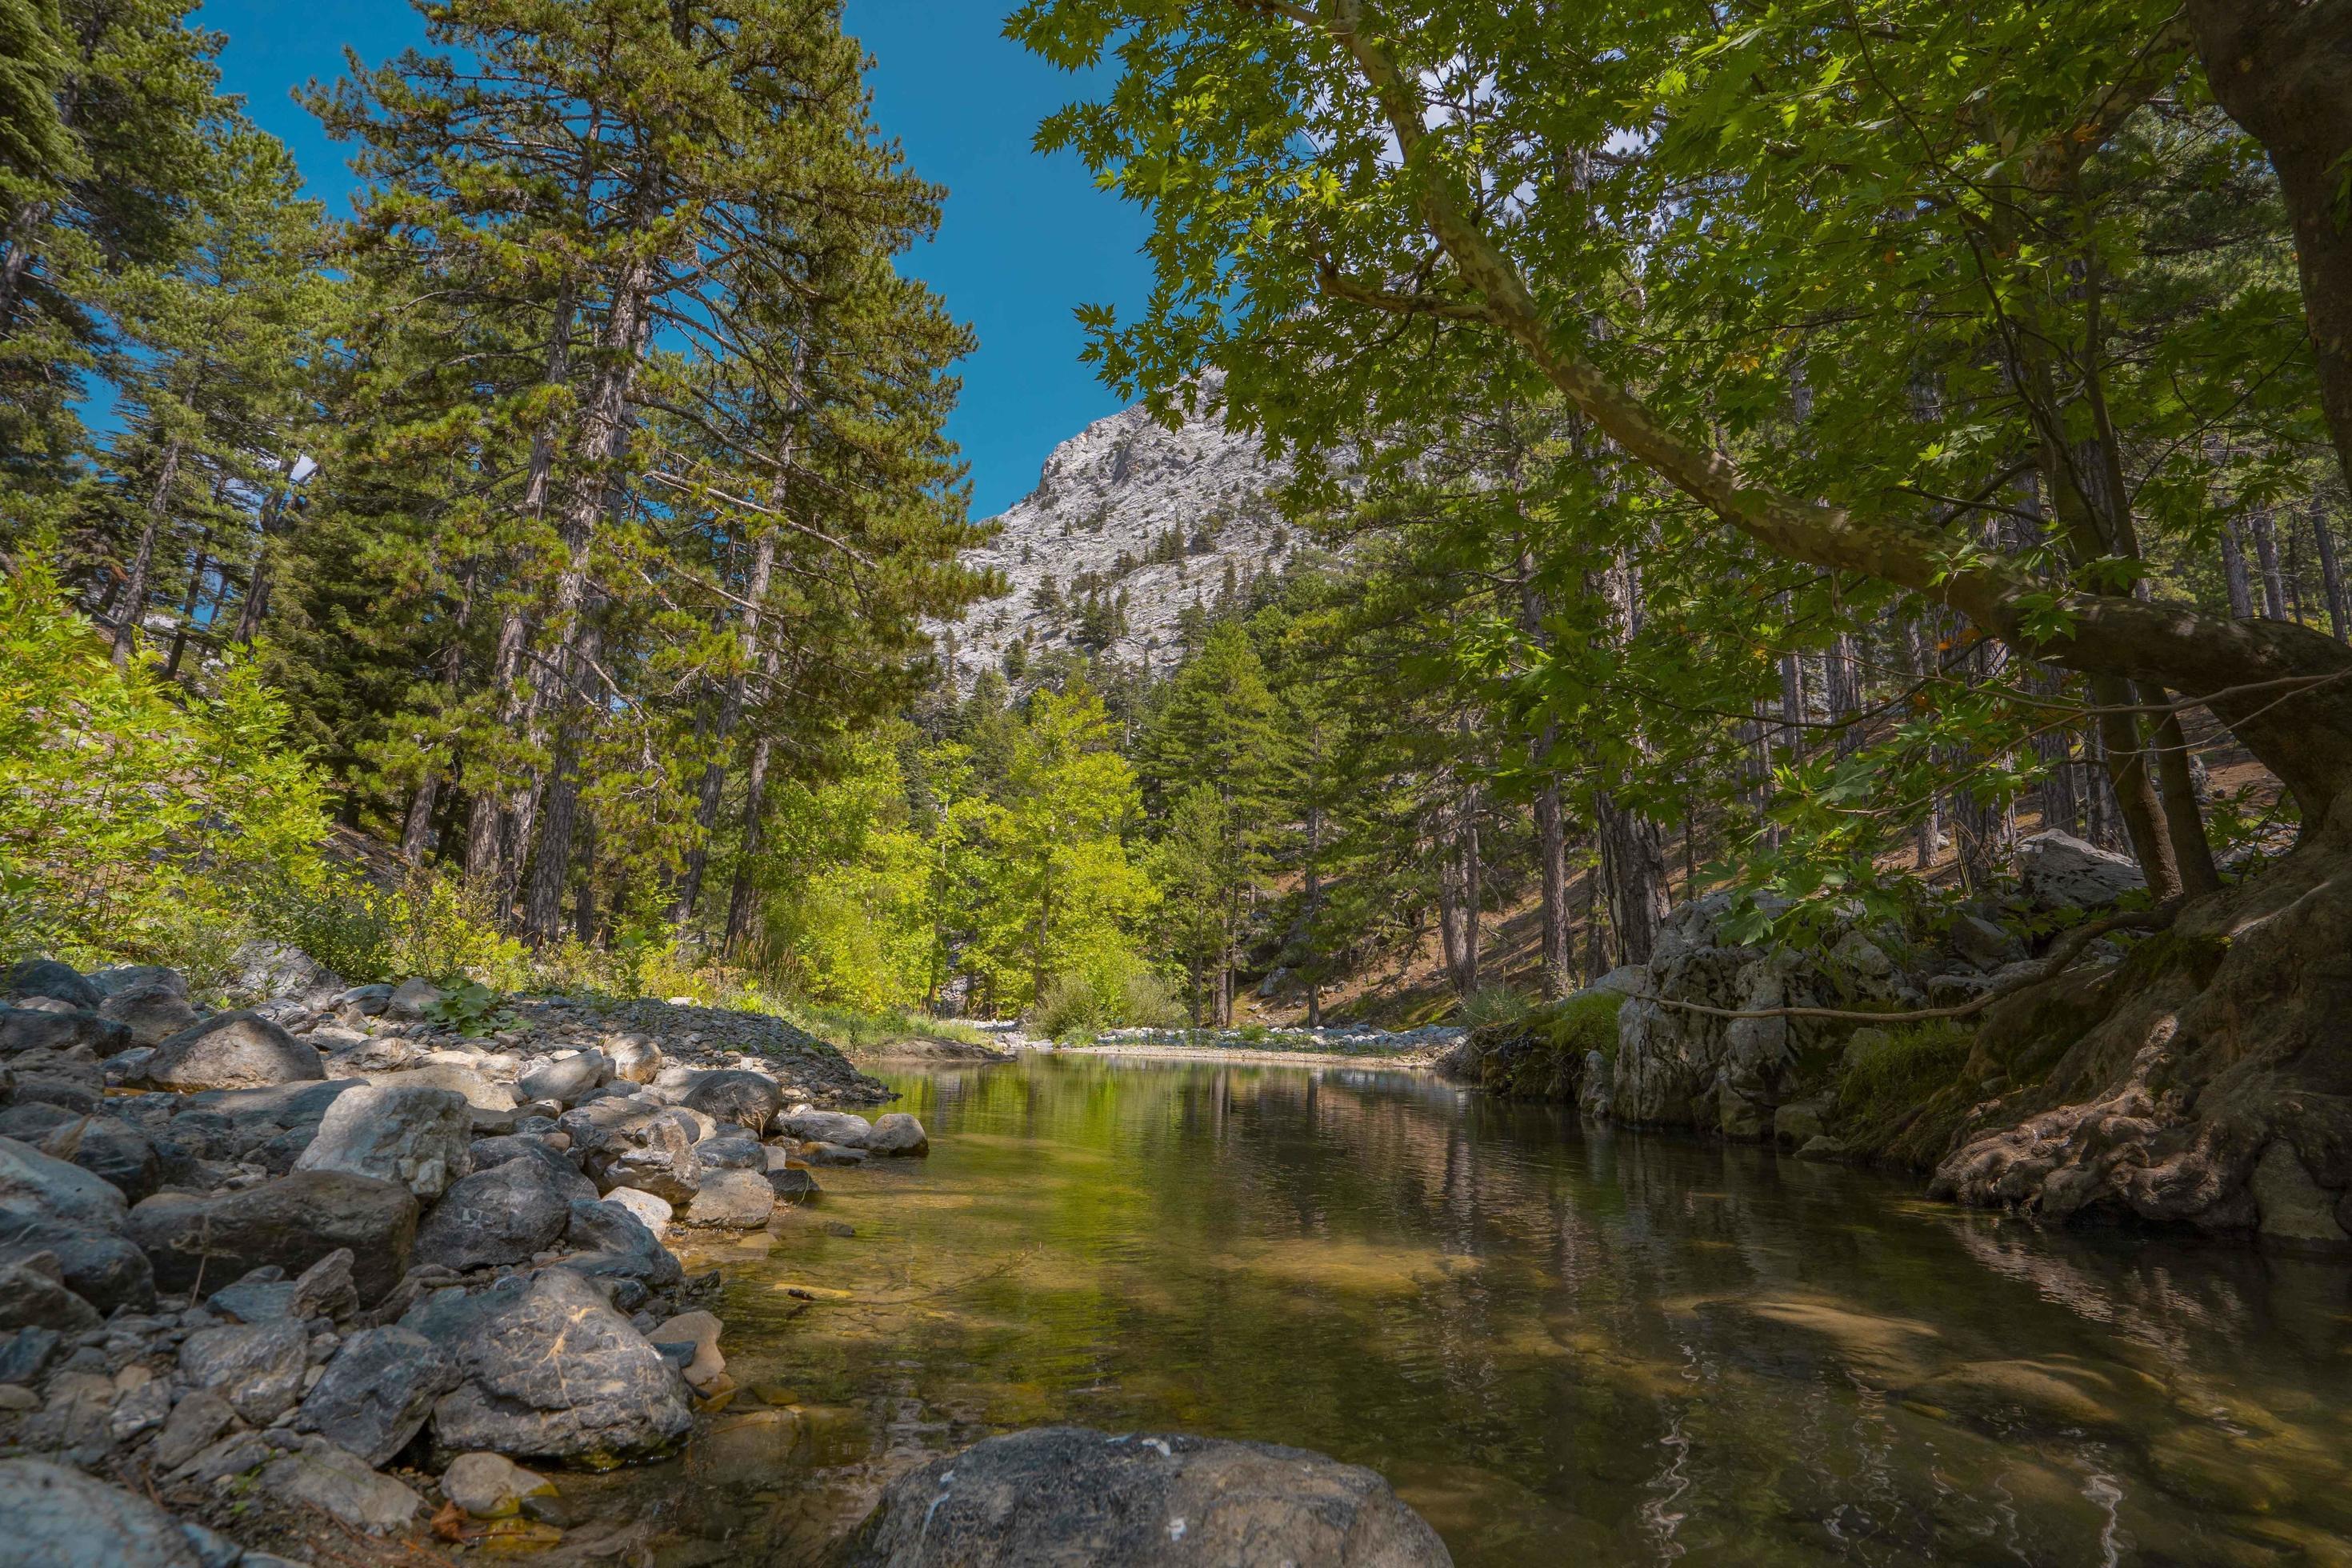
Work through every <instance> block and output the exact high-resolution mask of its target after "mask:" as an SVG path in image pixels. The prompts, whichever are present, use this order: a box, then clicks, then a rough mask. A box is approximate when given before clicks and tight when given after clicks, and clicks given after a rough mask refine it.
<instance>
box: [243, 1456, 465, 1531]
mask: <svg viewBox="0 0 2352 1568" xmlns="http://www.w3.org/2000/svg"><path fill="white" fill-rule="evenodd" d="M261 1488H262V1489H263V1490H264V1491H267V1492H269V1493H270V1494H272V1495H273V1496H276V1497H281V1498H284V1499H286V1500H288V1501H289V1502H300V1503H308V1504H310V1506H311V1507H312V1508H315V1509H321V1510H325V1511H326V1512H328V1513H331V1514H333V1515H334V1516H335V1517H336V1518H337V1519H340V1520H341V1521H343V1522H344V1523H345V1524H348V1525H350V1526H352V1528H353V1529H356V1530H364V1531H368V1532H369V1533H370V1534H372V1535H381V1534H383V1532H384V1531H392V1530H398V1529H400V1528H401V1527H402V1526H403V1525H405V1524H407V1523H408V1522H409V1521H411V1520H413V1519H415V1517H416V1510H418V1509H420V1508H422V1507H424V1506H425V1500H424V1499H423V1498H420V1497H418V1496H417V1495H416V1494H415V1492H413V1491H411V1490H409V1489H407V1488H406V1487H404V1486H403V1485H402V1484H401V1483H400V1482H398V1481H396V1480H394V1479H392V1478H391V1477H390V1476H384V1475H378V1474H377V1473H376V1472H375V1471H374V1470H373V1468H370V1467H369V1466H368V1465H367V1464H365V1463H364V1462H363V1461H362V1460H361V1459H360V1458H358V1457H356V1456H355V1455H352V1454H346V1453H344V1452H343V1451H342V1450H341V1449H340V1448H331V1447H321V1448H314V1449H311V1450H310V1452H308V1453H303V1454H289V1455H287V1456H286V1457H285V1458H282V1459H274V1460H272V1461H271V1462H270V1464H269V1468H267V1469H265V1470H263V1471H262V1472H261Z"/></svg>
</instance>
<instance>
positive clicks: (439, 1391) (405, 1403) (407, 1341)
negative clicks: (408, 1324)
mask: <svg viewBox="0 0 2352 1568" xmlns="http://www.w3.org/2000/svg"><path fill="white" fill-rule="evenodd" d="M457 1377H458V1373H457V1363H456V1362H455V1361H453V1360H451V1359H450V1357H449V1355H448V1354H447V1352H445V1351H443V1349H442V1348H441V1347H440V1346H439V1345H436V1344H435V1343H434V1342H432V1341H431V1340H428V1339H426V1338H425V1336H424V1335H423V1334H420V1333H418V1332H417V1331H415V1330H414V1329H404V1328H402V1327H401V1326H400V1325H399V1324H397V1323H388V1324H386V1325H384V1326H383V1328H378V1329H362V1330H361V1331H359V1332H358V1333H355V1334H353V1335H352V1336H351V1337H350V1338H349V1339H347V1340H345V1341H344V1342H342V1344H341V1346H339V1347H338V1348H337V1349H336V1351H335V1355H334V1359H333V1360H331V1361H330V1362H329V1363H327V1369H326V1371H325V1373H322V1374H321V1375H320V1378H319V1381H318V1383H317V1384H316V1385H314V1386H313V1387H312V1388H311V1390H310V1393H309V1394H305V1395H303V1398H302V1407H301V1409H300V1410H299V1412H298V1413H297V1414H296V1415H295V1417H294V1426H295V1427H296V1429H297V1430H299V1431H303V1432H316V1433H318V1434H319V1435H320V1436H323V1437H325V1438H326V1439H327V1440H328V1441H329V1442H331V1443H332V1444H334V1445H335V1446H336V1447H339V1448H348V1449H350V1450H351V1451H352V1453H354V1454H357V1455H358V1456H359V1457H360V1458H362V1459H365V1460H366V1461H367V1462H368V1463H369V1464H371V1465H383V1464H388V1463H390V1462H391V1460H392V1458H393V1456H394V1455H395V1454H397V1453H399V1452H400V1451H401V1450H402V1449H403V1448H404V1447H408V1440H409V1439H410V1438H412V1437H414V1436H416V1434H417V1433H419V1432H421V1431H423V1430H424V1429H425V1422H426V1421H428V1420H430V1419H431V1418H432V1415H433V1404H434V1401H436V1400H437V1399H439V1398H440V1397H441V1396H442V1395H443V1394H446V1393H448V1392H449V1391H450V1390H451V1389H452V1388H455V1387H456V1386H457Z"/></svg>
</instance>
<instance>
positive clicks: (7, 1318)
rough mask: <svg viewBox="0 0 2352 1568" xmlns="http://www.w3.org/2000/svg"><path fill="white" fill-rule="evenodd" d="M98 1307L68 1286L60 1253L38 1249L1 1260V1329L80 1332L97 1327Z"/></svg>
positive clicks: (98, 1319) (98, 1320)
mask: <svg viewBox="0 0 2352 1568" xmlns="http://www.w3.org/2000/svg"><path fill="white" fill-rule="evenodd" d="M99 1322H100V1318H99V1313H98V1309H97V1308H95V1307H93V1306H91V1305H90V1304H89V1302H88V1301H85V1300H82V1299H81V1298H80V1297H79V1296H77V1295H75V1294H74V1293H73V1292H72V1291H71V1290H69V1289H66V1282H65V1272H64V1270H63V1269H62V1268H60V1267H59V1266H58V1258H57V1254H55V1253H53V1252H36V1253H33V1254H32V1255H30V1256H29V1257H26V1258H18V1259H16V1261H15V1262H11V1263H0V1331H15V1330H17V1329H62V1330H65V1331H67V1332H68V1333H81V1332H85V1331H89V1330H90V1329H94V1328H96V1327H98V1325H99Z"/></svg>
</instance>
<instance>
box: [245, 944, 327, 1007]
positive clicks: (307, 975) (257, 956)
mask: <svg viewBox="0 0 2352 1568" xmlns="http://www.w3.org/2000/svg"><path fill="white" fill-rule="evenodd" d="M229 963H231V965H232V966H233V968H234V971H235V972H234V973H232V974H231V976H230V978H229V984H228V991H229V996H230V998H231V1000H233V1001H239V1002H245V1003H248V1004H250V1003H255V1002H269V1001H275V1000H277V999H278V998H280V997H292V998H295V999H297V1000H307V999H310V998H312V997H316V998H318V999H319V1000H320V1001H324V1000H325V999H326V998H327V997H329V996H331V995H333V994H335V993H336V992H338V991H341V989H342V988H343V983H342V981H341V979H339V978H338V977H337V976H336V974H335V972H334V971H333V970H331V969H329V968H328V967H327V966H326V965H325V964H323V963H320V962H319V961H318V960H317V959H315V958H312V957H311V956H310V954H309V953H307V952H303V951H302V950H301V949H300V948H299V947H296V946H294V945H293V944H292V943H290V942H264V941H256V942H247V943H246V944H245V945H244V946H243V947H240V948H238V949H237V950H236V952H235V953H234V954H233V955H231V957H230V960H229Z"/></svg>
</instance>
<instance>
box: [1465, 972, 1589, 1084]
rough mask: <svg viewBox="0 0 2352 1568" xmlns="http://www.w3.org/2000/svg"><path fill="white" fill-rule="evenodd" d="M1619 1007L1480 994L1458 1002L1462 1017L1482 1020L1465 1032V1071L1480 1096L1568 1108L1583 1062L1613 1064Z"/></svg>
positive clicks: (1585, 999)
mask: <svg viewBox="0 0 2352 1568" xmlns="http://www.w3.org/2000/svg"><path fill="white" fill-rule="evenodd" d="M1624 1006H1625V998H1624V997H1622V996H1620V995H1618V994H1616V993H1615V992H1613V991H1580V992H1578V993H1577V994H1575V995H1573V996H1568V997H1563V998H1561V999H1560V1000H1559V1001H1557V1002H1546V1003H1537V1002H1534V1001H1532V1000H1529V999H1528V998H1524V997H1517V996H1514V995H1512V994H1509V993H1507V992H1504V991H1502V989H1501V988H1500V987H1481V988H1480V989H1479V990H1477V991H1475V992H1473V993H1471V994H1470V995H1469V996H1467V997H1465V998H1464V1000H1463V1014H1464V1016H1465V1017H1474V1016H1475V1017H1476V1018H1479V1019H1481V1020H1483V1021H1482V1022H1479V1023H1476V1024H1474V1025H1473V1026H1472V1028H1471V1034H1470V1042H1469V1053H1468V1056H1467V1058H1466V1062H1467V1065H1468V1071H1469V1073H1470V1075H1471V1077H1472V1078H1473V1079H1475V1081H1476V1083H1477V1084H1478V1086H1479V1087H1480V1088H1482V1089H1492V1090H1493V1091H1494V1092H1496V1093H1497V1094H1505V1095H1509V1096H1510V1097H1512V1098H1513V1099H1517V1100H1574V1099H1575V1098H1576V1089H1577V1085H1578V1083H1579V1082H1580V1080H1581V1079H1582V1078H1583V1075H1584V1059H1585V1058H1586V1057H1587V1056H1588V1055H1589V1054H1591V1052H1593V1051H1599V1052H1600V1053H1601V1058H1602V1059H1604V1060H1606V1061H1612V1062H1613V1061H1615V1060H1616V1059H1617V1016H1618V1014H1619V1013H1620V1012H1622V1010H1623V1009H1624Z"/></svg>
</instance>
